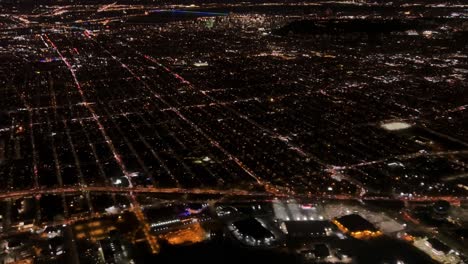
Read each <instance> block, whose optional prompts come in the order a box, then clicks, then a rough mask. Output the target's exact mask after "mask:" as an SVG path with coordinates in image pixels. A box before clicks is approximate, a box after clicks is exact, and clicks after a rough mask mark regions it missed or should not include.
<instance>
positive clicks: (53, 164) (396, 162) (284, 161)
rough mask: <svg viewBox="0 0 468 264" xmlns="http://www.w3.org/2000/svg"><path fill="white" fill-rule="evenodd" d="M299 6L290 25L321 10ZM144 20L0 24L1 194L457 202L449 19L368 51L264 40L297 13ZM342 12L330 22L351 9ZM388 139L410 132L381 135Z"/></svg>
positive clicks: (11, 18)
mask: <svg viewBox="0 0 468 264" xmlns="http://www.w3.org/2000/svg"><path fill="white" fill-rule="evenodd" d="M283 8H288V7H283ZM308 8H309V9H308V10H311V11H310V12H311V14H310V15H308V14H302V18H303V19H307V18H316V17H317V16H319V17H320V16H325V14H326V13H327V12H326V9H325V8H322V7H320V6H319V7H317V10H315V11H316V12H315V13H314V9H313V7H308ZM356 8H357V7H356ZM156 9H157V8H156V7H155V8H153V7H149V6H145V7H143V6H99V9H96V7H75V8H73V7H59V8H56V9H48V10H35V12H36V13H35V14H33V15H29V16H26V15H24V16H20V15H16V14H12V15H8V14H7V15H5V16H3V17H2V18H1V19H2V20H1V23H2V24H3V25H4V27H3V29H2V31H1V35H0V37H1V39H0V41H1V43H2V45H1V50H0V57H1V60H0V61H1V62H0V74H1V77H0V80H1V86H0V93H1V96H0V105H1V109H0V110H1V112H0V114H1V124H0V125H1V126H0V150H1V153H0V154H1V155H0V158H1V160H0V161H1V162H2V165H1V166H0V181H1V182H3V184H2V189H3V190H4V191H8V192H12V193H14V192H21V191H23V190H28V192H27V194H28V195H33V194H34V193H35V192H36V191H38V190H44V189H47V190H48V189H50V190H57V193H58V194H60V193H61V191H60V190H63V189H64V188H75V189H76V190H80V188H88V187H108V188H109V189H108V190H109V191H111V190H112V188H115V187H134V188H139V187H151V188H153V189H152V190H157V189H158V188H160V189H164V188H170V189H165V190H172V191H173V192H175V193H177V192H181V193H183V192H185V191H186V190H191V189H202V190H208V192H216V190H229V189H236V190H246V191H252V192H257V191H258V192H263V191H267V192H271V193H289V194H294V193H299V194H309V195H312V196H315V195H316V196H321V195H330V196H333V195H347V196H351V197H352V196H358V195H364V194H365V193H373V194H379V195H393V196H395V197H408V196H424V195H433V196H444V195H449V196H455V197H456V196H460V197H463V196H466V193H467V192H466V190H467V188H468V187H467V186H466V185H464V184H463V182H464V181H465V180H466V171H467V164H466V162H467V160H468V156H467V143H466V142H465V141H466V133H467V131H466V128H467V127H468V126H466V122H467V121H466V120H467V119H466V118H464V117H466V105H467V102H466V89H467V82H466V80H465V78H466V74H467V72H468V59H467V55H466V54H468V52H467V47H466V43H464V42H463V38H462V37H461V36H460V35H459V34H461V33H457V31H459V30H461V29H460V28H459V27H461V25H462V23H460V21H458V20H456V19H455V18H453V19H447V20H446V21H445V22H444V24H441V26H440V27H438V28H436V29H433V30H432V31H424V32H416V35H415V34H413V33H414V32H412V31H411V30H410V31H405V32H399V33H392V34H388V35H382V36H380V37H379V38H380V39H377V40H376V42H375V43H374V42H372V40H371V39H367V37H366V36H360V37H359V36H358V37H356V36H355V35H356V34H354V35H353V34H348V35H349V36H348V35H346V34H344V35H340V36H333V35H324V34H322V35H317V34H316V35H313V36H305V35H297V36H291V35H289V36H281V35H278V34H275V33H274V32H271V31H272V29H275V28H279V27H281V26H284V25H286V24H288V23H289V22H290V21H292V20H297V17H294V18H293V16H295V15H297V12H298V10H297V9H296V8H295V7H290V13H291V16H289V15H282V16H280V15H278V12H279V11H278V10H276V11H275V8H264V9H262V8H261V7H257V9H255V10H256V12H247V11H245V10H244V9H242V7H235V6H234V5H233V6H232V7H230V10H234V11H233V12H230V13H228V12H216V13H206V14H200V13H197V12H192V13H190V12H189V13H185V12H176V13H174V12H170V13H171V14H172V15H171V16H170V17H167V15H166V16H164V13H166V12H165V11H164V10H163V11H157V10H156ZM228 9H229V8H228ZM454 9H455V8H454ZM122 10H124V11H127V12H126V14H124V13H122ZM155 10H156V11H155ZM281 10H282V11H283V9H281ZM344 10H345V11H343V12H342V13H340V16H342V17H341V18H342V19H345V18H349V17H350V16H355V15H356V14H358V13H359V12H360V10H359V8H357V9H356V10H347V9H344ZM405 10H406V9H401V10H396V11H395V10H393V11H392V12H396V13H397V14H403V13H404V11H405ZM452 11H453V9H450V8H448V9H447V10H446V9H443V8H441V9H431V8H428V9H427V11H424V12H425V13H424V15H427V14H429V15H430V13H431V12H435V13H437V14H439V15H447V16H449V15H450V14H452V13H453V12H452ZM41 12H43V13H41ZM312 13H313V14H312ZM39 14H41V15H39ZM375 15H376V16H379V14H375ZM184 16H191V17H190V19H187V17H184ZM198 16H199V17H198ZM399 16H401V15H399ZM408 16H410V17H411V16H412V13H409V15H408ZM179 17H180V19H179ZM383 19H385V16H384V18H383ZM34 21H38V22H39V23H38V24H35V23H32V22H34ZM54 21H61V22H63V23H61V24H53V22H54ZM121 21H122V22H121ZM96 22H98V23H96ZM465 34H466V33H465ZM350 43H351V44H350ZM392 122H396V123H395V124H393V123H392ZM398 122H400V123H398ZM399 126H403V127H406V126H407V127H409V129H406V130H392V128H398V127H399ZM385 128H387V129H385ZM128 179H129V181H128ZM104 190H105V189H104ZM168 192H169V191H168ZM83 199H85V200H89V199H90V198H89V197H85V198H83ZM129 199H130V201H131V203H132V204H133V205H135V206H136V205H138V202H137V201H136V200H135V197H133V195H130V196H129ZM88 202H89V201H88ZM63 203H64V204H66V201H65V200H64V202H63ZM65 211H67V210H65Z"/></svg>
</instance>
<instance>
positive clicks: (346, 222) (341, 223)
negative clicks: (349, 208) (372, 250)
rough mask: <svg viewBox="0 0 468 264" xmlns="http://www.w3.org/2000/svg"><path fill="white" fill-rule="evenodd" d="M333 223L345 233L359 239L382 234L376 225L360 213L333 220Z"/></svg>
mask: <svg viewBox="0 0 468 264" xmlns="http://www.w3.org/2000/svg"><path fill="white" fill-rule="evenodd" d="M333 223H334V224H335V225H336V226H337V227H338V228H339V229H340V230H341V231H342V232H343V233H345V234H349V235H350V236H352V237H354V238H358V239H368V238H373V237H378V236H381V235H382V232H381V231H379V230H377V228H375V226H374V225H373V224H372V223H370V222H369V221H367V220H366V219H365V218H363V217H362V216H360V215H358V214H350V215H345V216H342V217H339V218H337V219H335V220H333Z"/></svg>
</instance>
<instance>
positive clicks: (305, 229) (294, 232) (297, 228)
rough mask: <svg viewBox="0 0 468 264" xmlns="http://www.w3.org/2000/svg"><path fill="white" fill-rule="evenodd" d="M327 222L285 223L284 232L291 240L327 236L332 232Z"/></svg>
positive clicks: (330, 225) (330, 224)
mask: <svg viewBox="0 0 468 264" xmlns="http://www.w3.org/2000/svg"><path fill="white" fill-rule="evenodd" d="M332 227H333V225H332V223H330V222H329V221H286V222H284V229H283V230H284V231H286V232H285V233H287V234H288V236H290V237H291V238H305V237H320V236H328V235H329V234H330V233H331V231H332Z"/></svg>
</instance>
